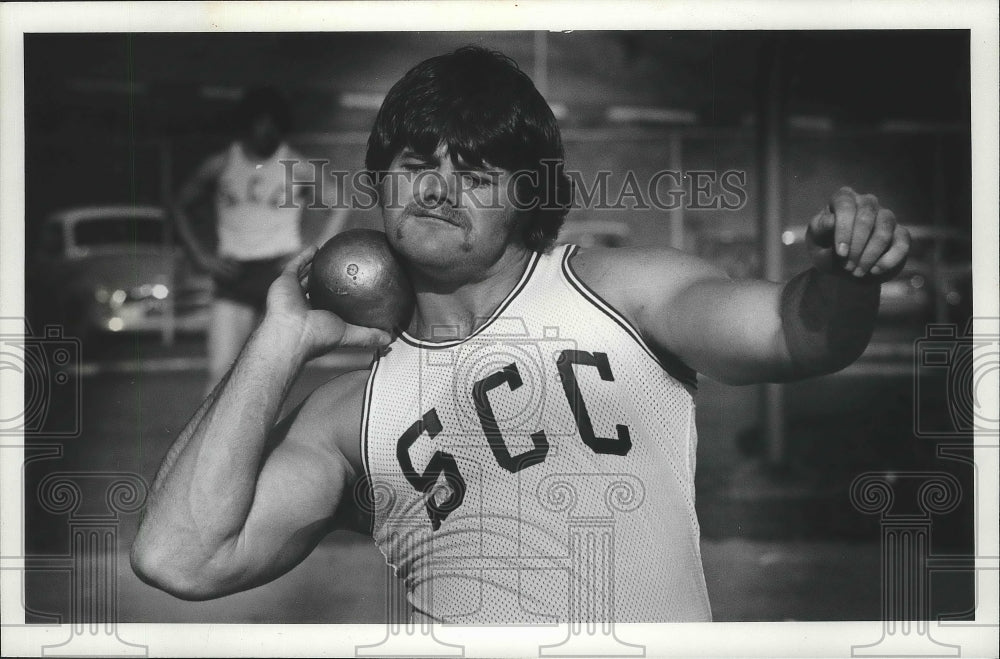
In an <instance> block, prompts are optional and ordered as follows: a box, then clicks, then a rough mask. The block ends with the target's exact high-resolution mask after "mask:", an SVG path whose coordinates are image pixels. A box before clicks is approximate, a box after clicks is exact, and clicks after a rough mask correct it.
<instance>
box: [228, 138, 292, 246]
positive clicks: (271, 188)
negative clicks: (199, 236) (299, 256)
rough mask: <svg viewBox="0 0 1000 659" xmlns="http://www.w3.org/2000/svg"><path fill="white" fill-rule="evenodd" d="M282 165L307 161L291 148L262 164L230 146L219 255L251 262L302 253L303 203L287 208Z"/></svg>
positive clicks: (283, 166) (278, 152) (234, 144)
mask: <svg viewBox="0 0 1000 659" xmlns="http://www.w3.org/2000/svg"><path fill="white" fill-rule="evenodd" d="M282 160H294V161H295V162H296V163H301V162H302V159H301V157H299V156H298V154H296V153H295V152H294V151H292V150H291V148H289V147H288V145H286V144H281V145H280V146H279V147H278V149H277V150H276V151H275V152H274V154H273V155H272V156H271V157H270V158H268V159H267V160H264V161H260V162H255V161H253V160H250V159H249V158H247V157H246V155H244V153H243V149H242V148H241V147H240V145H239V144H238V143H235V142H234V143H233V144H232V145H230V147H229V150H228V152H227V153H226V165H225V168H224V169H223V171H222V175H221V176H220V177H219V181H218V186H217V189H216V202H215V208H216V217H217V218H218V234H219V247H218V252H219V255H220V256H228V257H231V258H234V259H237V260H241V261H251V260H256V259H268V258H273V257H277V256H283V255H285V254H292V253H294V252H297V251H299V250H300V249H302V236H301V227H300V218H301V214H300V210H299V208H298V204H297V203H293V204H287V207H285V208H282V206H286V204H285V187H286V186H285V177H286V174H285V165H282V164H281V161H282ZM292 201H293V202H294V200H292Z"/></svg>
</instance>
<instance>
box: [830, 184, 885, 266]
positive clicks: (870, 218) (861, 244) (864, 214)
mask: <svg viewBox="0 0 1000 659" xmlns="http://www.w3.org/2000/svg"><path fill="white" fill-rule="evenodd" d="M878 210H879V209H878V199H876V198H875V197H874V196H872V195H861V196H860V197H858V204H857V210H856V211H855V213H854V218H853V221H852V224H853V226H852V227H851V247H850V250H849V251H848V253H847V263H845V264H844V269H845V270H847V271H848V272H853V271H854V269H855V268H857V266H858V261H860V260H861V253H862V252H864V251H865V245H867V244H868V239H869V238H871V236H872V231H874V230H875V218H876V217H878ZM838 219H839V218H838Z"/></svg>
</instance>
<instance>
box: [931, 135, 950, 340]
mask: <svg viewBox="0 0 1000 659" xmlns="http://www.w3.org/2000/svg"><path fill="white" fill-rule="evenodd" d="M944 168H945V164H944V137H943V136H942V135H938V136H936V137H935V138H934V173H933V174H932V176H933V177H934V178H933V183H932V184H931V213H932V216H931V223H932V224H933V226H934V229H935V230H936V231H935V233H941V234H942V237H940V238H936V239H935V240H934V253H933V255H932V256H931V280H932V281H929V282H926V284H927V285H929V287H930V291H931V294H932V295H933V296H934V322H935V323H945V322H947V321H948V300H947V297H946V296H947V295H948V291H947V290H945V289H946V288H947V286H945V285H944V284H945V282H944V279H943V278H942V277H941V265H942V263H943V262H944V238H943V234H945V232H946V227H947V226H948V211H947V207H946V201H947V199H948V182H947V181H946V180H945V176H944Z"/></svg>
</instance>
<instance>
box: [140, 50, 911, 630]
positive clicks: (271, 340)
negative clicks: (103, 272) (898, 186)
mask: <svg viewBox="0 0 1000 659" xmlns="http://www.w3.org/2000/svg"><path fill="white" fill-rule="evenodd" d="M562 158H563V149H562V144H561V140H560V135H559V130H558V128H557V125H556V121H555V119H554V118H553V115H552V113H551V111H550V110H549V108H548V106H547V105H546V103H545V101H544V100H543V99H542V97H541V96H540V95H539V94H538V92H537V91H536V90H535V88H534V86H533V85H532V83H531V81H530V80H529V79H528V77H527V76H525V75H524V74H523V73H521V72H520V71H519V70H518V69H517V68H516V66H515V65H514V64H513V63H512V62H511V61H510V60H508V59H506V58H505V57H503V56H501V55H498V54H495V53H490V52H487V51H483V50H481V49H476V48H464V49H460V50H458V51H456V52H454V53H451V54H448V55H444V56H440V57H435V58H432V59H430V60H427V61H425V62H423V63H421V64H419V65H418V66H416V67H415V68H414V69H412V70H411V71H410V72H409V73H407V74H406V76H404V77H403V78H402V79H401V80H400V81H399V82H398V83H397V84H396V85H395V86H394V87H393V88H392V90H391V91H390V92H389V94H388V96H387V97H386V99H385V102H384V103H383V105H382V108H381V110H380V112H379V114H378V117H377V119H376V121H375V126H374V128H373V130H372V132H371V136H370V138H369V144H368V154H367V159H366V166H367V169H368V171H369V172H370V173H371V175H372V177H373V178H374V180H375V181H376V182H377V183H378V189H379V191H380V194H381V197H380V203H381V206H382V209H383V218H384V225H385V232H386V235H387V236H388V239H389V241H390V242H391V244H392V246H393V247H394V248H395V249H396V250H397V251H398V253H399V257H400V259H401V261H402V263H403V264H404V266H405V268H406V270H407V272H408V274H409V276H410V278H411V280H412V282H413V285H414V288H415V291H416V296H417V305H416V310H415V312H414V314H413V317H412V319H411V320H410V322H409V325H408V326H407V327H405V328H403V329H402V331H401V332H399V333H398V335H397V336H390V335H389V334H387V333H385V332H383V331H381V330H377V329H370V328H363V327H356V326H351V325H348V324H346V323H345V322H344V321H342V320H341V319H340V318H338V317H337V316H335V315H333V314H331V313H327V312H325V311H316V310H311V309H310V307H309V303H308V301H307V299H306V297H305V295H304V293H303V291H304V290H305V280H306V278H307V274H308V267H309V264H310V259H311V257H312V254H313V252H312V250H306V251H305V252H303V253H301V254H299V255H298V256H297V257H296V258H295V259H293V260H292V261H291V262H290V263H289V264H288V266H287V267H286V268H285V270H284V272H283V273H282V275H281V276H280V277H279V278H278V280H277V281H275V283H274V284H273V285H272V286H271V288H270V291H269V292H268V297H267V309H266V314H265V315H264V318H263V321H262V322H261V324H260V325H259V326H258V327H257V328H256V329H255V330H254V332H253V333H252V335H251V336H250V338H249V340H248V341H247V343H246V345H245V346H244V348H243V351H242V353H241V354H240V356H239V358H238V359H237V361H236V363H235V365H234V366H233V368H232V369H231V370H230V371H229V372H228V374H227V375H226V377H225V379H224V380H223V382H222V383H221V384H220V386H219V387H218V388H217V389H216V390H215V391H214V392H213V393H212V395H211V396H209V398H208V399H207V400H206V401H205V402H204V404H203V405H202V406H201V408H200V409H199V410H198V411H197V412H196V413H195V415H194V417H193V418H192V419H191V421H190V422H189V424H188V426H187V427H186V428H185V429H184V430H183V432H182V433H181V435H180V437H179V438H178V439H177V441H176V443H175V444H174V445H173V447H171V449H170V451H169V453H168V455H167V457H166V459H165V460H164V464H163V466H162V467H161V469H160V473H159V474H158V476H157V478H156V482H155V483H154V485H153V488H152V492H151V496H150V501H149V505H148V508H147V512H146V516H145V518H144V520H143V523H142V525H141V528H140V530H139V534H138V537H137V538H136V541H135V545H134V547H133V553H132V561H133V566H134V568H135V570H136V571H137V572H138V574H139V575H140V576H141V577H142V578H143V579H145V580H146V581H148V582H149V583H151V584H153V585H155V586H157V587H159V588H162V589H164V590H166V591H168V592H170V593H173V594H174V595H176V596H178V597H182V598H186V599H205V598H211V597H218V596H221V595H225V594H228V593H233V592H236V591H241V590H245V589H248V588H252V587H254V586H257V585H259V584H263V583H265V582H267V581H270V580H272V579H274V578H276V577H278V576H279V575H281V574H283V573H284V572H286V571H288V570H289V569H291V568H292V567H293V566H295V565H296V564H297V563H299V562H300V561H301V560H302V559H303V558H304V557H305V556H306V555H307V554H308V553H309V552H310V551H311V550H312V549H313V548H314V547H315V546H316V544H317V543H318V542H319V540H320V539H321V538H323V536H325V535H326V534H327V533H328V532H329V531H330V530H331V529H335V528H353V529H357V530H360V531H362V532H366V533H371V534H372V535H373V537H374V539H375V542H376V545H377V546H378V547H379V549H380V550H381V551H382V552H383V554H384V555H385V557H386V560H387V561H388V562H389V564H391V565H393V567H394V568H395V569H396V573H397V575H398V576H399V578H401V579H402V580H403V581H404V583H405V586H406V591H407V596H408V599H409V602H410V603H411V604H412V607H413V611H414V616H415V618H418V619H422V620H430V621H437V622H453V623H474V624H502V623H536V622H552V621H566V620H576V621H580V620H616V621H619V622H645V621H648V622H657V621H702V620H710V619H711V610H710V607H709V602H708V597H707V594H706V589H705V581H704V576H703V573H702V565H701V556H700V551H699V530H698V521H697V518H696V516H695V508H694V466H695V422H694V403H693V392H694V387H695V384H696V382H695V373H696V372H697V373H702V374H704V375H706V376H708V377H711V378H715V379H718V380H720V381H722V382H726V383H730V384H746V383H752V382H782V381H788V380H794V379H796V378H803V377H808V376H813V375H818V374H822V373H830V372H833V371H836V370H838V369H840V368H843V367H844V366H846V365H848V364H850V363H851V362H852V361H853V360H854V359H856V358H857V357H858V356H859V355H860V354H861V352H862V351H863V350H864V348H865V346H866V344H867V342H868V340H869V338H870V335H871V332H872V329H873V325H874V323H875V315H876V311H877V308H878V299H879V284H880V282H881V281H884V280H886V279H888V278H890V277H892V276H893V275H894V274H895V273H897V272H898V271H899V270H900V268H901V267H902V265H903V262H904V260H905V258H906V254H907V251H908V245H909V237H908V234H907V232H906V230H905V229H903V228H901V227H899V226H898V225H897V224H896V222H895V220H894V218H893V214H892V213H891V212H890V211H888V210H886V209H882V208H880V207H879V205H878V202H877V201H876V199H875V198H874V197H872V196H870V195H857V194H855V193H854V192H852V191H851V190H849V189H847V188H844V189H841V190H840V191H839V192H837V193H836V194H834V195H833V197H832V199H831V200H830V202H829V205H828V207H827V208H825V209H824V210H823V211H822V212H820V213H819V214H818V215H817V216H816V217H815V218H813V220H812V222H811V223H810V225H809V231H808V241H807V243H808V248H809V250H810V253H811V256H812V261H813V264H814V265H813V267H812V268H811V269H810V270H808V271H806V272H803V273H801V274H799V275H798V276H796V277H794V278H793V279H792V280H791V281H789V282H788V283H786V284H784V285H780V284H775V283H769V282H764V281H731V280H729V279H728V278H727V277H726V276H725V275H724V274H723V273H722V272H720V271H719V269H717V268H716V267H714V266H712V265H710V264H708V263H706V262H704V261H702V260H700V259H698V258H695V257H693V256H689V255H687V254H683V253H681V252H677V251H674V250H668V249H653V248H640V249H615V250H609V249H592V250H586V251H583V250H579V249H576V248H574V247H572V246H569V247H560V248H557V249H553V248H552V245H553V241H554V240H555V238H556V235H557V233H558V230H559V227H560V224H561V223H562V220H563V217H564V215H565V213H566V210H567V206H568V202H569V199H570V198H571V195H570V190H569V185H568V179H567V178H565V177H564V176H563V175H561V174H559V173H558V172H556V174H554V175H553V174H551V170H549V171H548V173H549V174H550V175H542V176H532V175H531V173H532V172H536V173H538V172H542V173H543V174H544V173H546V172H544V171H543V170H544V169H545V168H544V167H543V162H545V161H548V162H549V163H550V164H551V162H552V161H556V162H561V161H562ZM498 191H501V192H502V194H497V193H498ZM498 199H499V201H497V200H498ZM529 199H530V200H536V201H538V200H541V203H538V204H534V205H530V204H525V203H523V202H524V201H525V200H529ZM528 206H531V207H530V208H528ZM363 345H376V346H379V349H378V351H377V353H376V358H375V360H374V362H373V365H372V367H371V369H370V370H364V371H356V372H352V373H348V374H346V375H342V376H340V377H338V378H336V379H334V380H332V381H330V382H328V383H326V384H325V385H323V386H321V387H319V388H318V389H316V390H315V391H314V392H312V394H311V395H310V396H309V397H308V398H307V399H306V400H305V401H304V402H303V404H302V405H300V406H299V407H298V408H296V409H295V410H294V411H293V412H292V413H291V414H289V415H288V416H287V417H285V418H284V419H283V420H281V421H278V419H277V416H278V414H279V410H280V409H281V406H282V403H283V401H284V399H285V396H286V394H287V393H288V390H289V388H290V387H291V385H292V383H293V382H294V380H295V378H296V376H297V375H298V373H299V371H300V370H301V369H302V366H303V364H304V363H305V362H306V361H307V360H309V359H310V358H311V357H314V356H316V355H319V354H322V353H324V352H327V351H329V350H335V349H337V348H340V347H343V346H363Z"/></svg>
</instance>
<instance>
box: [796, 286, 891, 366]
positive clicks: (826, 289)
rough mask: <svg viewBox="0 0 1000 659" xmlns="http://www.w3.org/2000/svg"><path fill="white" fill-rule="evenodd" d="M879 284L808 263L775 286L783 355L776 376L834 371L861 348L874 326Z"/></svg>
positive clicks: (852, 359)
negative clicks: (808, 266)
mask: <svg viewBox="0 0 1000 659" xmlns="http://www.w3.org/2000/svg"><path fill="white" fill-rule="evenodd" d="M878 305H879V284H878V283H877V282H872V281H866V280H859V279H857V278H855V277H851V276H850V275H848V274H839V273H831V274H824V273H821V272H819V271H818V270H816V269H815V268H812V269H810V270H807V271H806V272H803V273H801V274H800V275H798V276H796V277H795V278H793V279H792V280H791V281H789V282H788V283H787V284H785V286H784V288H783V289H782V292H781V305H780V308H781V333H782V339H783V342H784V345H785V347H786V348H787V350H788V355H789V360H788V368H787V372H786V373H784V377H783V378H782V379H788V380H792V379H796V378H802V377H809V376H812V375H822V374H826V373H832V372H834V371H838V370H840V369H842V368H844V367H845V366H847V365H848V364H850V363H851V362H853V361H854V360H856V359H857V358H858V357H859V356H861V353H862V352H864V350H865V348H866V347H867V346H868V341H869V340H870V339H871V335H872V331H873V330H874V328H875V318H876V314H877V312H878Z"/></svg>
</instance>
